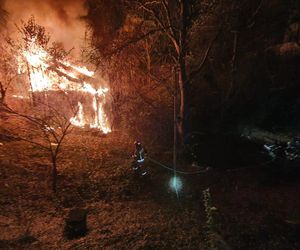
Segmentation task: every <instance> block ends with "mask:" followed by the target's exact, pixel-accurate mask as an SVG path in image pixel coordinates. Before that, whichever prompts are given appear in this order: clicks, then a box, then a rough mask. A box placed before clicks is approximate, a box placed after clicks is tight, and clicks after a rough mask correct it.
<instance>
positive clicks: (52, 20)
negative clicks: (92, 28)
mask: <svg viewBox="0 0 300 250" xmlns="http://www.w3.org/2000/svg"><path fill="white" fill-rule="evenodd" d="M0 2H2V1H0ZM84 3H85V0H13V1H12V0H6V1H4V5H3V8H4V10H5V11H7V12H8V20H7V27H8V31H9V33H10V34H11V35H12V36H13V37H16V36H17V29H16V25H18V26H19V25H20V24H21V20H23V21H27V20H28V19H29V18H30V16H34V18H35V20H36V22H37V23H38V24H39V25H42V26H44V27H45V28H46V30H47V31H48V32H49V33H50V35H51V39H52V41H56V42H62V43H63V45H64V46H65V48H66V49H71V48H73V47H74V48H75V49H78V48H79V47H80V46H81V45H83V42H84V37H85V30H86V26H85V22H84V21H83V20H82V19H81V17H83V16H85V15H86V14H87V10H86V8H85V7H84Z"/></svg>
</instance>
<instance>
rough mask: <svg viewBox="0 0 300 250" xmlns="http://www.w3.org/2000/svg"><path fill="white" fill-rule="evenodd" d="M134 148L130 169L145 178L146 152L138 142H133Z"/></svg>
mask: <svg viewBox="0 0 300 250" xmlns="http://www.w3.org/2000/svg"><path fill="white" fill-rule="evenodd" d="M134 146H135V151H134V154H133V155H132V157H133V158H134V162H133V164H132V168H133V170H134V171H136V172H139V173H140V174H141V175H142V176H146V175H147V174H148V172H147V171H146V169H145V156H146V150H145V148H144V147H143V145H142V143H141V142H140V141H135V142H134Z"/></svg>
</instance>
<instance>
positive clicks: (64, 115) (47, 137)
mask: <svg viewBox="0 0 300 250" xmlns="http://www.w3.org/2000/svg"><path fill="white" fill-rule="evenodd" d="M44 106H47V110H48V112H47V114H45V113H44V112H43V110H44ZM64 106H66V103H65V104H64ZM67 106H68V109H69V110H68V111H66V110H67V109H66V107H65V108H64V109H62V108H61V107H54V106H52V105H51V106H50V105H48V104H45V103H43V102H39V103H38V105H37V106H35V107H34V108H32V107H29V106H28V107H27V108H24V105H23V109H22V110H15V109H12V108H10V107H8V106H7V105H2V110H1V111H2V112H4V113H5V114H6V115H7V119H6V123H7V124H9V125H8V126H7V128H6V129H5V130H6V131H7V136H9V137H11V138H14V139H18V140H23V141H25V142H28V143H31V144H34V145H36V146H38V147H39V148H40V149H41V150H45V151H46V152H48V154H49V157H50V160H51V163H52V189H53V191H54V192H56V189H57V159H58V156H59V154H60V152H61V147H62V143H63V141H64V140H65V138H66V136H67V135H68V134H69V133H70V132H71V128H72V126H71V125H72V124H71V122H70V117H71V116H75V115H76V113H77V111H78V109H74V107H73V106H72V105H71V103H70V102H69V105H67ZM2 126H3V127H5V124H4V123H3V124H2Z"/></svg>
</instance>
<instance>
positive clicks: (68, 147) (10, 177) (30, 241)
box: [0, 132, 300, 249]
mask: <svg viewBox="0 0 300 250" xmlns="http://www.w3.org/2000/svg"><path fill="white" fill-rule="evenodd" d="M0 142H1V144H0V159H1V160H0V164H1V167H0V249H209V248H208V246H207V245H208V242H207V241H208V239H209V238H208V236H207V234H208V232H209V231H208V229H207V227H206V220H207V219H206V214H205V209H204V203H203V195H202V191H203V190H204V189H206V188H210V193H211V202H212V205H213V206H214V207H215V208H216V211H215V212H214V217H213V218H214V227H215V228H216V232H217V234H216V235H218V236H219V238H220V239H219V241H220V242H221V243H220V246H219V248H220V249H222V248H223V249H300V237H299V236H300V226H299V224H300V200H299V199H298V194H299V191H300V184H299V181H298V180H299V179H297V178H296V179H293V180H290V179H289V180H285V179H278V176H276V177H274V176H273V175H272V174H270V173H269V171H267V170H266V168H262V167H261V168H260V167H257V166H254V168H246V169H243V170H229V171H228V169H227V170H226V169H225V168H223V169H222V168H213V167H212V169H211V170H210V171H209V172H207V173H204V174H199V175H181V176H180V177H181V179H182V182H183V189H182V191H181V192H180V193H179V197H177V196H176V194H175V193H174V192H172V190H170V188H169V187H168V182H169V179H170V178H171V177H172V172H169V171H168V170H166V169H163V168H161V167H159V166H156V165H154V164H152V163H148V167H149V171H150V176H149V177H148V178H146V179H141V178H136V177H134V175H133V173H132V172H131V170H130V157H129V156H130V153H131V150H132V145H131V144H130V140H129V139H128V138H127V137H126V136H124V135H122V134H121V133H118V132H114V133H111V134H109V135H107V136H104V135H100V134H97V133H96V134H95V133H91V132H78V133H75V134H72V135H70V136H69V137H68V138H67V139H66V141H65V144H64V145H63V147H62V152H61V155H60V160H59V163H58V164H59V165H58V170H59V176H58V191H57V193H56V194H53V192H52V191H51V178H50V171H51V165H50V163H49V160H48V155H47V153H45V152H43V151H41V149H40V148H38V147H36V146H33V145H30V144H28V143H26V142H22V141H10V140H6V139H5V138H0ZM150 154H151V152H150ZM154 157H156V158H159V159H160V160H161V161H163V162H167V161H168V159H169V158H170V155H167V154H161V155H155V154H154ZM72 208H84V209H87V211H88V216H87V224H88V233H87V235H86V236H85V237H82V238H79V239H74V240H67V239H66V238H65V237H64V234H63V231H64V223H65V221H64V219H65V218H66V216H67V214H68V211H69V210H70V209H72Z"/></svg>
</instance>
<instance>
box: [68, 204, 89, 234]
mask: <svg viewBox="0 0 300 250" xmlns="http://www.w3.org/2000/svg"><path fill="white" fill-rule="evenodd" d="M86 217H87V211H86V210H84V209H72V210H70V211H69V214H68V217H67V218H66V220H65V222H66V224H65V232H64V233H65V236H66V237H67V238H68V239H69V240H71V239H74V238H79V237H82V236H85V235H86V233H87V225H86V224H87V223H86Z"/></svg>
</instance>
